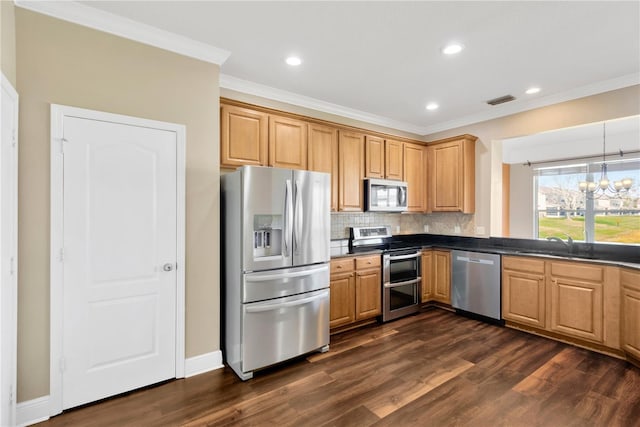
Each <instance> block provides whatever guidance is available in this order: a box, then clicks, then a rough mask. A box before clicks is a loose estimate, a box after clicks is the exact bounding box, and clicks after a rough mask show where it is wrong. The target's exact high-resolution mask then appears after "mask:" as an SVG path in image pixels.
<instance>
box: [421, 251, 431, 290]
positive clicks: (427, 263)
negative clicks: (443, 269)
mask: <svg viewBox="0 0 640 427" xmlns="http://www.w3.org/2000/svg"><path fill="white" fill-rule="evenodd" d="M421 274H422V302H427V301H429V300H431V299H432V298H433V252H432V251H423V252H422V273H421Z"/></svg>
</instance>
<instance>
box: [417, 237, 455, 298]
mask: <svg viewBox="0 0 640 427" xmlns="http://www.w3.org/2000/svg"><path fill="white" fill-rule="evenodd" d="M421 274H422V298H421V301H422V302H428V301H438V302H441V303H444V304H451V252H450V251H443V250H436V249H428V250H424V251H422V272H421Z"/></svg>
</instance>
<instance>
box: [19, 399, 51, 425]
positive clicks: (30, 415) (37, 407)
mask: <svg viewBox="0 0 640 427" xmlns="http://www.w3.org/2000/svg"><path fill="white" fill-rule="evenodd" d="M48 419H49V396H42V397H38V398H37V399H33V400H27V401H25V402H20V403H18V404H17V405H16V425H17V426H18V427H23V426H30V425H32V424H36V423H39V422H42V421H46V420H48Z"/></svg>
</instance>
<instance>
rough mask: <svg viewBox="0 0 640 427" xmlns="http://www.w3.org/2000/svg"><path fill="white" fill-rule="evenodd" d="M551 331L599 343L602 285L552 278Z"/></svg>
mask: <svg viewBox="0 0 640 427" xmlns="http://www.w3.org/2000/svg"><path fill="white" fill-rule="evenodd" d="M550 286H551V323H550V328H551V330H552V331H556V332H560V333H563V334H566V335H570V336H574V337H577V338H585V339H589V340H592V341H597V342H602V341H603V335H602V327H603V298H602V283H591V282H583V281H578V280H574V279H569V278H565V277H551V282H550Z"/></svg>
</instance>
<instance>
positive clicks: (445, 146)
mask: <svg viewBox="0 0 640 427" xmlns="http://www.w3.org/2000/svg"><path fill="white" fill-rule="evenodd" d="M475 141H476V139H475V137H471V136H468V137H464V138H462V139H459V140H455V141H447V142H442V143H436V144H432V145H430V146H429V148H428V155H427V158H428V164H429V166H428V171H429V184H428V185H429V188H428V210H429V212H463V213H473V212H474V211H475Z"/></svg>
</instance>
